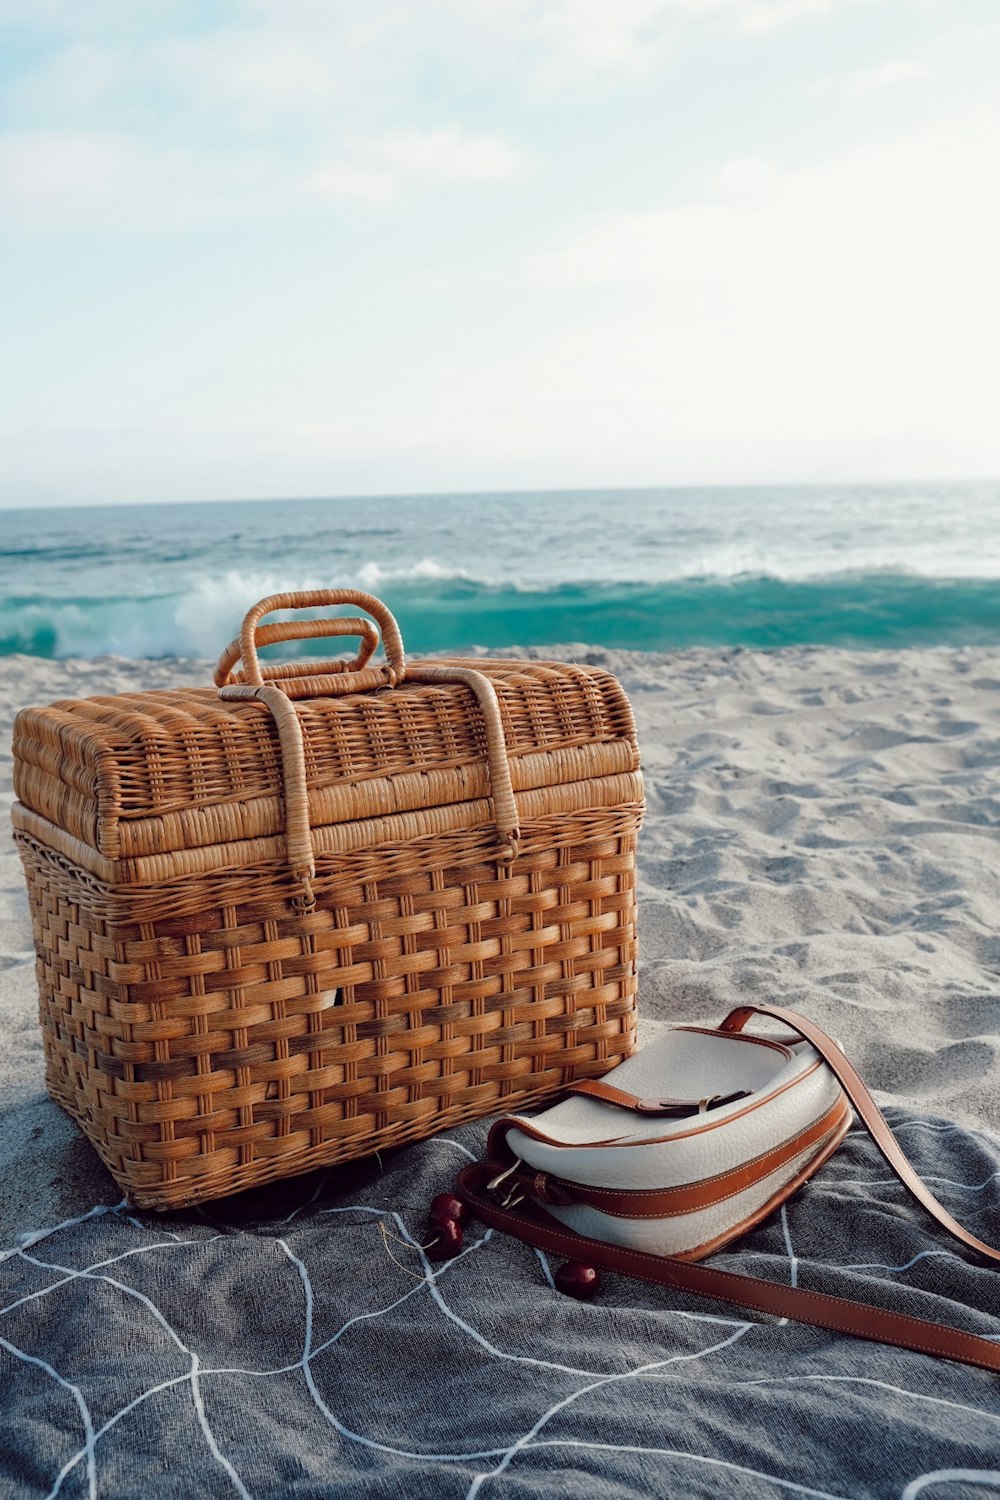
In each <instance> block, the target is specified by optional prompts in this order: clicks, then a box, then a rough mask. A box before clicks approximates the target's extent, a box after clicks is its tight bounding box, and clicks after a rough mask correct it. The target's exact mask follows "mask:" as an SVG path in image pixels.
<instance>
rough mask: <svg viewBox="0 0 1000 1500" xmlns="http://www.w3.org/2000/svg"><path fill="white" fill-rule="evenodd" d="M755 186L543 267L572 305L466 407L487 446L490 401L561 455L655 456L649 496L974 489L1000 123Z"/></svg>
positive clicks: (605, 229) (926, 135) (658, 216)
mask: <svg viewBox="0 0 1000 1500" xmlns="http://www.w3.org/2000/svg"><path fill="white" fill-rule="evenodd" d="M744 175H746V169H745V167H744V166H743V165H741V164H736V165H734V166H732V167H731V168H729V169H723V172H722V173H721V174H719V176H718V177H717V178H716V180H715V183H716V185H715V187H714V188H713V189H712V190H710V191H709V192H708V193H706V195H705V197H704V198H702V199H700V200H697V201H692V202H690V203H687V204H682V205H680V206H676V207H672V208H666V209H663V210H660V211H658V212H651V213H642V214H624V215H615V216H612V217H608V218H605V219H603V220H600V221H596V222H595V223H593V224H592V225H591V226H590V227H589V228H588V229H586V230H585V231H583V232H582V233H580V234H578V235H576V236H575V237H574V238H572V239H571V240H569V241H568V242H566V243H565V244H564V245H563V246H561V247H559V248H557V249H553V250H550V251H548V252H546V253H545V254H539V255H536V256H534V257H532V258H530V259H529V260H528V261H526V262H525V263H524V265H523V276H524V282H525V284H526V287H527V289H528V291H529V292H530V289H531V288H539V289H542V290H544V292H545V294H546V298H547V306H548V307H549V308H550V309H551V308H552V306H553V304H554V302H555V299H557V298H560V297H561V299H562V302H563V305H564V308H565V317H564V319H562V320H560V325H559V326H560V327H561V331H560V332H558V333H556V332H550V333H549V334H548V336H547V337H546V338H545V339H544V340H540V341H539V343H538V344H537V345H536V346H534V347H533V348H532V349H531V352H530V357H527V356H526V357H525V358H524V360H523V361H518V360H517V359H516V358H515V359H514V360H513V361H511V362H509V363H508V365H507V366H506V367H505V368H503V369H501V370H491V372H490V378H491V381H492V382H493V384H492V385H491V386H490V387H489V388H488V389H486V390H483V389H482V387H480V388H479V389H478V390H477V391H476V392H475V393H471V382H467V383H466V384H467V385H468V386H469V389H470V394H467V395H465V396H464V397H463V394H462V391H461V390H460V389H456V390H455V391H454V392H451V393H449V399H454V400H457V401H462V400H464V401H465V402H466V403H468V402H469V401H470V400H478V399H480V398H481V399H482V401H483V404H484V415H483V417H482V418H481V426H479V427H478V428H477V427H476V426H475V425H474V419H473V416H472V415H471V414H470V415H469V418H468V420H469V423H470V426H469V428H468V430H470V431H474V430H479V431H481V432H482V431H484V430H485V428H486V421H485V411H486V410H487V409H489V407H490V406H491V405H492V406H493V408H494V409H495V411H496V413H497V417H498V419H499V420H500V425H501V427H503V426H504V425H505V424H506V425H507V426H508V427H511V425H512V426H513V428H514V429H516V430H517V431H518V432H519V433H520V434H521V436H522V439H523V440H524V441H527V442H530V441H531V440H532V429H531V426H530V425H527V423H528V422H530V420H531V418H530V413H531V412H534V413H535V414H536V416H537V417H538V419H539V420H540V422H541V424H542V426H543V427H544V429H545V431H547V432H548V433H549V434H550V435H551V440H552V441H553V442H557V441H558V440H559V438H558V435H559V433H560V432H562V433H564V434H565V441H566V443H567V444H569V443H570V441H571V437H570V435H571V433H575V438H574V439H573V441H576V442H577V443H578V444H579V445H580V448H579V452H580V453H581V454H582V453H585V452H587V451H589V450H590V447H591V445H593V448H594V449H595V450H597V449H599V450H600V452H602V453H606V452H608V451H613V452H616V453H618V454H619V456H621V457H622V463H623V471H624V469H626V468H627V467H628V464H629V463H631V462H632V459H631V458H628V461H627V462H626V456H630V455H634V456H641V459H642V465H643V471H644V472H645V474H646V475H647V476H648V477H649V478H650V479H655V478H656V477H657V475H658V474H659V475H662V476H666V475H671V474H674V473H676V472H677V465H678V464H681V465H683V464H690V465H691V467H692V468H694V470H695V472H699V470H700V472H701V473H702V474H704V475H708V476H710V477H716V478H725V477H727V476H728V477H730V478H734V479H740V478H746V477H747V475H748V474H749V473H751V472H758V473H760V472H762V470H763V471H764V472H765V475H766V474H770V475H771V477H773V476H774V474H775V473H776V472H777V473H781V472H784V473H785V475H786V477H788V478H794V477H795V475H796V473H798V474H800V475H801V473H802V472H807V471H809V470H810V469H811V470H812V471H813V472H816V467H817V464H816V455H817V454H822V455H823V462H826V463H828V464H829V465H830V467H831V469H832V470H833V471H834V472H835V471H836V464H837V460H838V453H840V452H841V451H842V452H843V453H844V454H845V455H847V456H848V457H847V462H846V463H845V462H844V460H843V459H841V463H842V464H843V465H844V467H848V466H849V464H850V463H851V462H853V465H854V472H855V473H857V472H858V466H859V462H860V463H864V462H865V459H864V457H862V458H861V459H860V460H859V457H858V455H859V454H860V455H865V454H867V455H869V463H868V466H869V467H870V468H871V469H872V471H873V472H875V471H876V470H877V469H879V466H880V465H881V471H882V472H888V473H892V472H895V473H897V474H899V473H904V472H907V470H908V467H909V466H910V465H911V464H912V469H914V470H919V469H921V468H922V469H923V470H924V471H925V472H926V471H927V466H928V464H932V465H938V466H940V471H944V472H947V469H948V468H951V469H953V470H958V471H964V472H969V467H968V465H969V463H970V462H972V463H975V462H976V457H974V455H975V456H978V457H979V458H980V459H981V458H982V454H983V453H984V451H985V449H987V448H989V449H990V451H991V453H992V459H991V463H992V464H993V465H994V466H995V465H997V464H998V463H1000V437H998V436H996V433H997V429H996V416H995V413H996V403H997V393H998V385H997V377H996V373H995V358H996V356H995V351H996V348H997V347H998V346H1000V299H998V298H997V296H996V290H995V285H996V266H997V264H1000V202H998V200H997V197H996V195H995V194H994V193H993V192H992V191H991V184H992V183H994V182H996V181H997V180H1000V115H998V114H997V113H996V112H991V113H977V114H975V115H972V114H970V115H969V116H967V117H966V118H965V119H963V120H961V121H958V120H955V121H952V122H950V123H949V124H948V125H942V126H940V127H937V128H935V129H927V130H926V131H924V132H923V133H922V134H921V135H919V136H914V137H912V138H908V139H906V140H903V141H900V142H897V143H894V144H890V145H885V146H882V147H880V148H878V149H870V150H866V151H860V150H859V151H856V152H853V153H850V154H844V155H842V156H840V157H838V158H834V159H832V160H829V161H827V162H826V163H823V164H821V165H818V166H815V167H812V168H801V169H795V170H791V171H785V172H777V171H776V170H775V171H767V172H764V173H762V174H761V180H762V181H763V182H764V183H765V184H766V190H765V191H762V192H751V193H749V194H743V195H735V196H734V195H733V194H732V193H723V192H721V191H720V189H719V184H720V182H721V184H723V185H725V184H726V183H730V182H731V181H732V179H733V177H734V176H735V178H736V180H737V181H739V180H740V179H741V178H742V177H743V176H744ZM754 175H756V168H755V169H754V170H753V171H751V172H750V173H749V176H750V177H751V178H753V177H754ZM549 326H550V329H551V328H554V327H555V326H556V325H555V323H554V320H552V321H551V322H550V325H549ZM459 385H461V382H459ZM511 392H518V393H519V394H518V396H517V397H516V398H515V399H516V400H517V402H518V405H519V408H523V409H519V410H518V411H517V412H514V411H512V410H511V409H510V403H511V399H512V398H511V395H510V393H511ZM436 394H437V395H438V396H439V397H440V395H441V392H440V391H439V392H437V393H436ZM505 403H506V410H505V409H504V408H505ZM422 415H423V417H424V418H425V420H428V421H432V420H433V414H432V413H430V412H428V413H424V414H422ZM988 434H994V439H993V440H991V441H992V447H990V442H987V441H986V437H987V435H988ZM537 439H538V441H539V442H541V441H542V434H541V432H539V433H538V435H537ZM928 455H931V456H930V457H929V456H928ZM935 455H936V457H935ZM594 457H595V462H596V460H597V454H596V453H595V455H594ZM844 467H842V468H841V470H840V472H841V473H843V472H844ZM632 473H633V477H641V476H636V475H635V471H634V470H633V471H632Z"/></svg>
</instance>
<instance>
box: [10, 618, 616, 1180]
mask: <svg viewBox="0 0 1000 1500" xmlns="http://www.w3.org/2000/svg"><path fill="white" fill-rule="evenodd" d="M343 604H347V605H351V606H353V607H355V608H360V609H362V610H364V611H365V612H366V613H367V614H368V615H370V616H371V618H372V619H373V620H375V621H377V623H378V626H379V627H380V630H381V638H382V643H383V646H384V652H385V660H384V662H382V663H381V664H377V665H372V664H371V659H372V655H373V652H374V649H375V647H376V645H377V644H378V632H377V631H376V629H375V627H374V626H373V625H372V623H371V620H367V619H363V618H361V617H351V618H346V619H345V618H340V617H335V618H328V619H307V620H303V619H301V618H300V619H284V620H281V621H279V622H277V623H272V624H268V625H261V624H260V621H261V619H262V617H263V616H264V615H265V614H267V613H269V612H270V611H273V610H294V609H306V608H310V609H311V608H313V607H316V606H319V605H343ZM346 635H352V636H358V637H360V640H361V648H360V650H359V652H358V654H357V656H356V657H355V658H354V659H353V660H352V661H347V660H340V659H337V660H331V661H324V662H308V663H307V662H301V661H293V662H291V663H290V664H282V665H273V664H271V663H270V662H262V661H261V660H260V659H259V657H258V648H260V647H262V646H266V645H269V644H273V643H275V642H278V641H290V640H294V641H300V640H305V639H308V638H311V637H318V636H334V637H339V636H346ZM215 680H216V684H217V687H218V690H216V689H213V688H204V689H184V690H176V691H171V692H148V693H136V694H122V695H119V696H117V697H106V698H90V699H84V700H74V701H66V702H60V703H55V704H52V705H51V706H50V707H48V708H33V709H25V710H24V711H23V712H22V713H21V714H20V715H19V716H18V718H17V721H16V724H15V730H14V762H15V768H14V785H15V791H16V794H17V797H18V799H19V800H18V802H17V803H16V804H15V806H14V811H13V820H14V827H15V836H16V838H17V840H18V843H19V845H20V850H21V854H22V857H23V861H24V867H25V871H26V874H27V881H28V888H29V894H30V901H31V911H32V920H33V924H34V933H35V943H36V948H37V953H38V966H37V967H38V980H39V989H40V998H41V1020H42V1027H43V1033H44V1041H45V1054H46V1063H47V1068H46V1076H47V1083H48V1087H49V1091H50V1092H51V1094H52V1096H53V1097H54V1098H55V1099H56V1100H57V1101H58V1102H59V1103H60V1104H62V1105H63V1106H64V1107H65V1108H66V1109H67V1110H68V1111H69V1112H70V1113H71V1114H72V1115H73V1116H74V1117H75V1118H76V1120H77V1121H78V1122H79V1124H80V1125H81V1126H82V1128H83V1130H84V1131H85V1132H86V1134H87V1135H88V1137H89V1138H90V1140H91V1141H92V1143H93V1144H94V1146H95V1147H96V1148H97V1150H98V1152H99V1153H100V1155H101V1157H102V1159H103V1160H104V1162H105V1163H106V1165H107V1166H108V1168H109V1169H110V1171H111V1172H112V1174H113V1175H114V1176H115V1178H116V1179H117V1181H118V1182H119V1183H120V1184H121V1186H122V1187H123V1188H124V1189H125V1191H126V1193H127V1194H128V1196H129V1197H130V1199H131V1200H132V1201H133V1202H134V1203H136V1204H138V1205H140V1206H143V1207H148V1208H157V1209H165V1208H171V1207H179V1206H181V1205H185V1204H190V1203H194V1202H197V1201H199V1200H202V1199H208V1198H215V1197H221V1196H224V1195H226V1194H228V1193H235V1192H238V1191H240V1190H241V1189H243V1188H247V1187H251V1186H254V1185H257V1184H261V1183H265V1182H269V1181H272V1180H273V1179H275V1178H278V1177H284V1176H288V1175H292V1174H295V1173H300V1172H307V1171H310V1170H312V1169H313V1168H316V1167H319V1166H325V1165H328V1164H330V1163H333V1162H339V1161H345V1160H348V1159H350V1158H352V1157H357V1156H362V1155H365V1154H367V1153H369V1152H372V1151H375V1150H376V1149H379V1148H382V1147H388V1146H396V1145H400V1144H402V1143H403V1142H406V1141H413V1140H417V1139H419V1138H421V1137H422V1136H426V1135H429V1134H431V1133H432V1132H434V1131H436V1130H440V1129H443V1128H445V1127H447V1126H452V1125H456V1124H458V1123H459V1122H460V1121H463V1120H468V1119H471V1118H474V1117H476V1116H480V1115H485V1114H489V1113H494V1112H496V1111H499V1110H502V1111H505V1112H508V1113H509V1112H510V1111H511V1110H513V1109H520V1108H523V1107H524V1106H525V1105H527V1104H529V1103H531V1102H532V1101H534V1100H538V1099H541V1098H543V1097H544V1096H546V1095H548V1094H550V1093H552V1092H553V1091H554V1090H557V1089H559V1088H560V1087H561V1086H563V1085H565V1084H566V1083H568V1082H569V1081H571V1080H572V1079H574V1078H580V1077H596V1076H598V1075H599V1074H601V1073H604V1072H606V1071H607V1070H608V1069H609V1068H611V1067H613V1066H614V1065H615V1064H616V1063H618V1062H620V1061H621V1060H622V1059H623V1058H624V1057H626V1056H628V1054H629V1053H630V1051H631V1050H632V1048H633V1045H634V1036H635V991H636V974H635V918H636V902H635V843H636V833H637V830H638V826H639V821H640V817H641V813H642V783H641V779H640V776H639V772H638V752H637V748H636V738H635V726H634V721H633V718H632V713H631V710H630V708H629V704H628V701H627V699H626V698H625V695H624V693H623V692H622V689H621V687H620V686H619V684H618V683H617V681H616V680H615V679H614V677H612V676H611V675H610V674H609V673H608V672H605V671H602V670H600V669H598V668H595V667H587V666H566V665H561V664H559V663H553V662H541V661H515V660H499V659H498V660H490V659H477V660H474V661H457V660H455V661H445V662H434V663H432V664H428V663H422V664H420V665H417V666H414V665H409V666H408V665H407V664H406V663H405V659H404V653H403V645H402V641H401V639H400V634H399V629H398V627H397V625H396V622H395V620H394V619H393V617H392V615H391V614H390V613H389V611H388V610H387V609H386V607H385V605H383V604H382V603H381V602H380V601H379V600H377V599H375V598H374V597H372V596H371V595H369V594H363V593H360V592H357V591H354V590H346V589H337V590H322V591H313V592H308V593H299V594H282V595H275V596H273V597H271V598H269V599H265V600H263V601H262V602H261V603H260V604H258V605H256V606H255V607H254V608H253V609H252V610H251V611H250V612H249V614H248V615H247V617H246V619H245V620H244V622H243V628H242V631H241V635H240V637H239V639H238V640H236V641H234V642H233V643H232V644H231V645H230V646H229V647H228V648H227V650H226V651H224V652H223V654H222V657H221V658H220V661H219V665H218V668H217V669H216V674H215Z"/></svg>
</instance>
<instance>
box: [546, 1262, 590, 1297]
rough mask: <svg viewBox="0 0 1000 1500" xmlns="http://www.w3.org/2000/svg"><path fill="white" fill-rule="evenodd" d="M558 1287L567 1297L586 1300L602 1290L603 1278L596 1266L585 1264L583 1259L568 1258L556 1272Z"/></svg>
mask: <svg viewBox="0 0 1000 1500" xmlns="http://www.w3.org/2000/svg"><path fill="white" fill-rule="evenodd" d="M555 1280H556V1287H557V1288H558V1290H559V1291H560V1292H564V1293H565V1294H566V1296H567V1297H576V1298H577V1300H578V1301H580V1302H586V1301H587V1299H588V1298H589V1297H593V1295H594V1293H595V1292H599V1291H600V1290H601V1278H600V1276H599V1275H598V1272H597V1267H596V1266H585V1265H584V1263H583V1261H582V1260H567V1261H564V1262H563V1264H562V1265H561V1266H560V1267H559V1269H558V1271H557V1272H556V1277H555Z"/></svg>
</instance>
